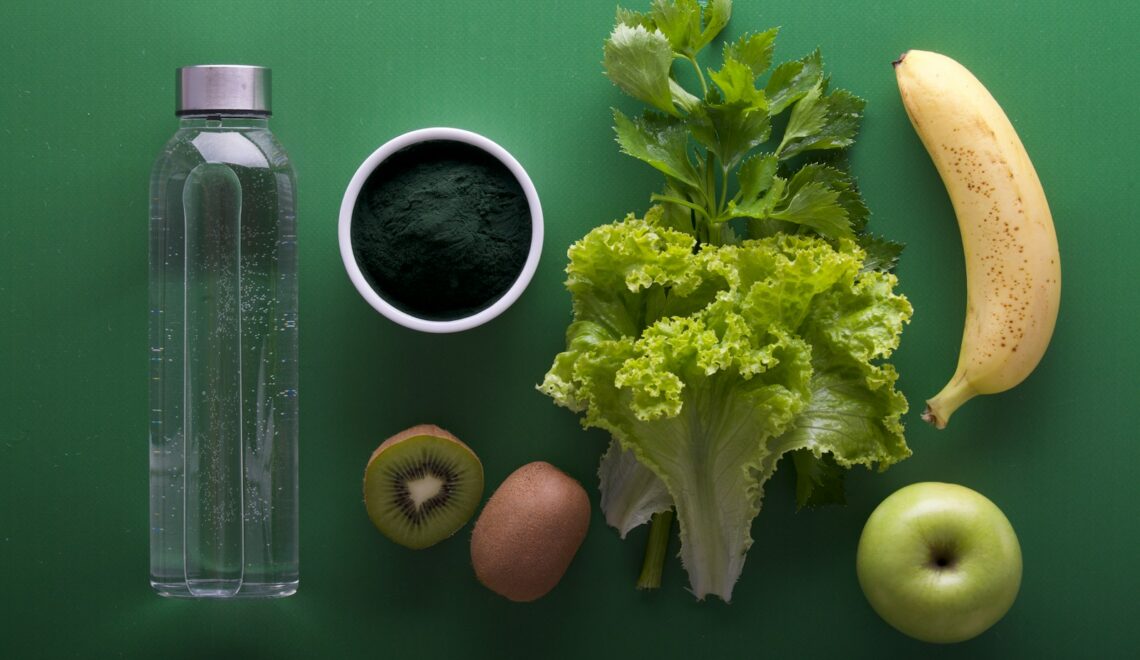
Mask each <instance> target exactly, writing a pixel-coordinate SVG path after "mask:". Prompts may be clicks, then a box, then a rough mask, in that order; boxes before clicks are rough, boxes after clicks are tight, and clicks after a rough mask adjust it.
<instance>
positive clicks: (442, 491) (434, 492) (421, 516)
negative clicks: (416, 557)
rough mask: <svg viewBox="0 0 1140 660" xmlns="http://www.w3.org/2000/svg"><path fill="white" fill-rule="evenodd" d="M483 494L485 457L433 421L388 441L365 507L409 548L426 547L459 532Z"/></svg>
mask: <svg viewBox="0 0 1140 660" xmlns="http://www.w3.org/2000/svg"><path fill="white" fill-rule="evenodd" d="M482 497H483V464H482V463H480V462H479V457H477V456H476V455H475V452H473V451H471V448H470V447H468V446H467V445H465V444H463V442H461V441H460V440H459V439H458V438H456V437H455V436H454V435H452V434H450V433H448V432H447V431H445V430H443V429H441V428H439V427H438V426H434V425H432V424H420V425H418V426H413V427H411V428H409V429H406V430H404V431H401V432H400V433H397V434H396V435H394V436H392V437H390V438H388V439H387V440H385V441H384V442H383V443H381V444H380V446H379V447H377V448H376V451H374V452H372V457H371V458H370V459H369V460H368V466H367V467H366V468H365V470H364V506H365V508H366V509H367V511H368V517H369V518H370V519H371V520H372V524H374V525H376V528H377V529H379V530H380V531H381V532H383V533H384V535H385V536H387V537H388V538H390V539H392V540H393V541H395V542H396V543H399V544H400V545H403V546H407V547H409V548H417V549H418V548H426V547H428V546H431V545H435V544H436V543H439V542H440V541H442V540H443V539H445V538H447V537H449V536H451V535H452V534H454V533H455V532H456V531H458V530H459V528H461V527H463V525H464V524H466V523H467V521H468V520H470V519H471V516H472V515H474V513H475V509H476V508H477V507H478V506H479V500H481V499H482Z"/></svg>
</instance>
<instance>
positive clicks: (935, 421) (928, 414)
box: [922, 404, 949, 429]
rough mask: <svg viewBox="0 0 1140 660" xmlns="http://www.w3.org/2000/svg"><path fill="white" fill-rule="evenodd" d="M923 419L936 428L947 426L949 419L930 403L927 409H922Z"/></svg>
mask: <svg viewBox="0 0 1140 660" xmlns="http://www.w3.org/2000/svg"><path fill="white" fill-rule="evenodd" d="M922 421H924V422H927V423H928V424H930V425H931V426H933V427H934V428H936V429H944V428H946V422H947V421H949V420H947V419H946V418H944V417H940V416H939V415H938V414H937V413H936V412H934V409H933V408H932V407H931V406H930V404H927V405H926V410H924V411H922Z"/></svg>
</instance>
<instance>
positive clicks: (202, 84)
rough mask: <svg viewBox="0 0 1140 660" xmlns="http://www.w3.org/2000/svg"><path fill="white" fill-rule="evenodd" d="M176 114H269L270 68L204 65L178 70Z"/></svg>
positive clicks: (239, 65)
mask: <svg viewBox="0 0 1140 660" xmlns="http://www.w3.org/2000/svg"><path fill="white" fill-rule="evenodd" d="M175 88H176V90H177V93H176V97H175V105H174V108H175V110H174V114H176V115H189V114H195V115H199V114H212V113H219V114H225V113H229V112H238V113H242V114H256V115H269V114H271V113H270V109H269V93H270V71H269V69H268V68H266V67H263V66H245V65H241V64H204V65H198V66H184V67H181V68H179V69H178V71H177V78H176V82H175Z"/></svg>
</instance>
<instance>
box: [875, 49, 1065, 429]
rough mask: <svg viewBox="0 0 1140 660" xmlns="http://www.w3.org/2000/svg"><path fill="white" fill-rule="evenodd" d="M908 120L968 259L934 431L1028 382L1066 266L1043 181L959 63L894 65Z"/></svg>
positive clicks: (933, 410) (916, 59) (904, 60)
mask: <svg viewBox="0 0 1140 660" xmlns="http://www.w3.org/2000/svg"><path fill="white" fill-rule="evenodd" d="M894 65H895V75H896V76H897V78H898V84H899V92H900V93H901V94H902V100H903V105H904V106H905V107H906V112H907V115H908V116H909V117H910V121H911V123H912V124H913V125H914V129H915V131H917V132H918V135H919V137H920V138H921V139H922V143H923V145H925V146H926V150H927V151H928V152H930V157H931V159H933V161H934V165H935V167H936V168H937V169H938V173H939V175H941V177H942V182H943V183H944V184H945V185H946V189H947V192H949V193H950V201H951V202H952V203H953V205H954V213H955V215H957V217H958V227H959V229H960V230H961V232H962V247H963V250H964V252H965V256H966V327H965V330H964V331H963V333H962V347H961V350H960V353H959V355H958V368H957V371H956V372H955V373H954V376H953V377H952V378H951V379H950V382H949V383H947V384H946V387H944V388H942V391H941V392H939V393H938V394H937V395H936V396H935V397H934V398H932V399H930V400H928V401H927V402H926V404H927V406H926V412H924V413H923V415H922V418H923V419H924V420H926V421H928V422H930V423H931V424H933V425H934V426H936V427H937V428H940V429H941V428H945V426H946V422H948V421H949V420H950V415H951V414H953V412H954V411H955V410H957V409H958V408H959V407H960V406H961V405H962V404H964V403H965V402H966V401H968V400H970V399H971V398H973V397H974V396H975V395H978V394H994V393H997V392H1003V391H1005V390H1008V389H1010V388H1012V387H1013V386H1015V385H1017V384H1018V383H1020V382H1021V381H1023V380H1025V378H1026V376H1028V375H1029V374H1030V372H1032V371H1033V369H1034V368H1035V367H1036V366H1037V363H1038V362H1039V361H1040V360H1041V357H1042V355H1044V353H1045V348H1046V347H1047V346H1048V345H1049V340H1050V339H1051V338H1052V335H1053V326H1054V325H1055V324H1056V321H1057V307H1058V305H1059V303H1060V296H1061V259H1060V255H1059V253H1058V251H1057V234H1056V232H1055V230H1054V229H1053V216H1052V214H1051V213H1050V212H1049V204H1048V203H1047V202H1046V200H1045V192H1044V191H1043V190H1042V189H1041V181H1040V180H1039V179H1038V178H1037V172H1036V171H1035V170H1034V169H1033V164H1032V163H1031V162H1030V161H1029V156H1028V154H1026V152H1025V147H1024V146H1022V144H1021V140H1020V139H1019V138H1018V137H1017V133H1016V131H1014V129H1013V125H1012V124H1010V122H1009V119H1008V118H1007V117H1006V115H1005V113H1004V112H1003V111H1002V109H1001V106H999V105H998V103H997V101H995V100H994V98H993V96H991V95H990V93H989V91H987V90H986V88H985V87H984V86H982V83H980V82H979V81H978V79H977V78H975V77H974V76H973V74H971V73H970V72H969V71H968V70H967V69H966V68H965V67H963V66H962V65H961V64H959V63H958V62H955V61H954V60H952V59H950V58H949V57H946V56H944V55H939V54H937V53H931V52H927V51H921V50H911V51H908V52H906V53H904V54H903V55H902V57H900V58H899V59H898V61H896V62H895V63H894Z"/></svg>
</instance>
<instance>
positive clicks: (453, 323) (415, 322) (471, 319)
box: [338, 128, 542, 332]
mask: <svg viewBox="0 0 1140 660" xmlns="http://www.w3.org/2000/svg"><path fill="white" fill-rule="evenodd" d="M433 141H452V142H463V143H465V144H469V145H472V146H475V147H478V148H479V149H482V150H483V151H485V152H487V153H489V154H491V155H492V156H494V157H495V158H497V159H498V160H499V161H500V162H502V163H503V165H506V166H507V169H509V170H510V171H511V173H512V174H514V176H515V178H516V179H518V182H519V185H520V186H522V189H523V192H524V193H526V201H527V205H528V206H529V207H530V221H531V232H530V250H529V252H528V253H527V257H526V261H525V262H524V263H523V267H522V270H520V271H519V274H518V277H516V278H515V281H514V283H513V284H512V285H511V286H510V288H508V289H507V291H506V292H505V293H504V294H503V295H502V296H500V297H499V298H498V299H497V300H495V301H494V302H493V303H491V305H490V306H488V307H486V308H484V309H481V310H479V311H478V312H476V313H474V314H472V315H470V316H465V317H462V318H458V319H453V320H447V321H438V320H432V319H423V318H419V317H417V316H413V315H412V314H409V313H407V312H405V311H403V310H401V309H398V308H396V307H395V306H393V305H392V304H391V303H389V302H388V301H386V300H384V298H383V297H382V296H381V295H380V294H378V293H377V292H376V290H375V289H373V288H372V285H371V284H369V283H368V280H367V279H366V278H365V277H364V273H363V272H361V270H360V265H359V264H357V263H356V255H355V253H354V252H353V249H352V214H353V210H354V209H355V208H356V199H357V197H358V196H359V195H360V190H361V188H362V187H363V186H364V183H365V182H366V181H367V180H368V177H369V176H371V175H372V172H374V171H375V170H376V168H377V167H379V165H380V163H382V162H384V161H385V160H386V159H387V158H388V157H389V156H391V155H392V154H394V153H396V152H398V151H400V150H402V149H405V148H407V147H410V146H412V145H414V144H417V143H420V142H433ZM338 234H339V237H340V256H341V259H343V260H344V269H345V270H346V271H348V277H349V279H350V280H352V283H353V285H354V286H356V290H357V291H359V292H360V295H361V296H362V297H363V298H364V299H365V300H366V301H368V304H369V305H372V307H373V308H375V309H376V311H378V312H380V313H381V314H383V315H384V316H386V317H388V318H389V319H391V320H393V321H395V322H396V323H399V324H400V325H402V326H405V327H408V328H412V329H413V330H421V331H423V332H459V331H461V330H468V329H470V328H474V327H476V326H478V325H482V324H484V323H486V322H487V321H490V320H491V319H493V318H495V317H496V316H498V315H499V314H502V313H503V311H504V310H506V309H507V308H508V307H510V306H511V305H512V304H513V303H514V302H515V301H516V300H518V298H519V296H520V295H522V292H523V290H524V289H526V287H527V285H528V284H530V280H531V278H532V277H533V276H534V271H535V269H537V268H538V258H539V255H540V254H541V252H542V205H541V204H539V201H538V192H537V191H535V189H534V183H532V182H531V180H530V177H529V176H528V175H527V173H526V170H524V169H523V167H522V165H519V162H518V161H517V160H515V157H514V156H512V155H511V154H510V153H508V152H507V150H506V149H504V148H502V147H500V146H499V145H498V144H495V143H494V142H492V141H491V140H489V139H487V138H485V137H483V136H482V135H479V134H478V133H472V132H471V131H465V130H462V129H458V128H422V129H420V130H417V131H412V132H410V133H404V134H403V135H400V136H398V137H395V138H392V139H391V140H389V141H388V142H385V143H384V144H383V145H382V146H381V147H380V148H379V149H377V150H376V151H373V152H372V155H371V156H369V157H368V158H366V159H365V160H364V162H363V163H361V164H360V167H359V168H357V170H356V174H355V175H353V177H352V180H351V181H349V183H348V188H347V189H346V190H345V191H344V199H343V200H342V201H341V204H340V225H339V227H338Z"/></svg>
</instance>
